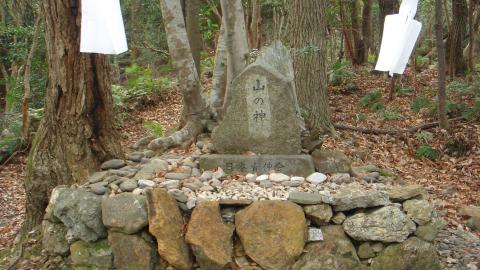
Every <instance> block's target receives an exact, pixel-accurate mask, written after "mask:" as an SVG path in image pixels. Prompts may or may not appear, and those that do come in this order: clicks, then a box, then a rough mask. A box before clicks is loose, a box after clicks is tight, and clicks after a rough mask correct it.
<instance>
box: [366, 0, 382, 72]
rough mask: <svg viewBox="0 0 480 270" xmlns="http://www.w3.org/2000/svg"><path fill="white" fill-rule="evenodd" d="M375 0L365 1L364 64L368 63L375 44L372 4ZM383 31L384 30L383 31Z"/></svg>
mask: <svg viewBox="0 0 480 270" xmlns="http://www.w3.org/2000/svg"><path fill="white" fill-rule="evenodd" d="M372 2H373V0H363V15H362V37H363V44H364V50H363V62H364V63H365V62H368V55H369V53H370V50H371V48H372V44H373V35H372V4H373V3H372ZM382 30H383V29H382Z"/></svg>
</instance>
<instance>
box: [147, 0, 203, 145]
mask: <svg viewBox="0 0 480 270" xmlns="http://www.w3.org/2000/svg"><path fill="white" fill-rule="evenodd" d="M160 7H161V10H162V16H163V20H164V24H165V32H166V34H167V42H168V47H169V48H170V56H171V57H172V60H173V62H174V64H175V69H176V70H177V77H178V81H179V82H180V88H181V89H182V96H183V100H184V106H185V107H184V112H185V117H186V124H185V126H184V127H183V128H182V129H181V130H179V131H177V132H175V133H174V134H172V135H171V136H169V137H165V138H158V139H155V140H153V141H151V142H150V144H149V146H148V147H149V148H150V149H152V150H155V151H165V150H166V149H169V148H171V147H177V146H186V145H190V144H191V143H192V142H193V140H195V139H196V137H197V135H198V134H199V133H200V132H202V131H203V128H204V126H205V120H206V119H207V118H208V115H209V111H208V110H207V109H208V108H207V106H206V103H205V101H204V99H203V98H202V96H201V84H200V78H199V76H198V72H197V68H196V66H195V61H194V59H193V55H192V51H191V48H190V44H189V41H188V36H187V30H186V26H185V20H184V17H183V13H182V5H181V3H180V1H179V0H161V1H160Z"/></svg>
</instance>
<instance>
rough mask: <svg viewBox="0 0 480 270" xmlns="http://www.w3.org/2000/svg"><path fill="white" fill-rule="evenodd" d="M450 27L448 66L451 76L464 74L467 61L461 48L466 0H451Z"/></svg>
mask: <svg viewBox="0 0 480 270" xmlns="http://www.w3.org/2000/svg"><path fill="white" fill-rule="evenodd" d="M452 15H453V16H452V28H451V30H450V34H449V41H448V44H449V48H448V49H449V51H448V67H449V73H450V75H451V76H457V75H464V74H465V72H466V71H467V63H466V61H465V58H464V57H463V49H464V44H465V40H466V36H467V25H468V24H467V19H468V5H467V1H466V0H452Z"/></svg>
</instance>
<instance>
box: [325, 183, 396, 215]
mask: <svg viewBox="0 0 480 270" xmlns="http://www.w3.org/2000/svg"><path fill="white" fill-rule="evenodd" d="M389 203H390V200H389V199H388V194H387V193H385V192H383V191H377V190H372V191H365V190H362V189H359V188H355V187H345V188H343V189H341V190H340V191H339V192H338V193H337V194H335V195H334V196H333V203H332V205H333V209H334V210H335V212H339V211H347V210H352V209H356V208H368V207H375V206H383V205H387V204H389Z"/></svg>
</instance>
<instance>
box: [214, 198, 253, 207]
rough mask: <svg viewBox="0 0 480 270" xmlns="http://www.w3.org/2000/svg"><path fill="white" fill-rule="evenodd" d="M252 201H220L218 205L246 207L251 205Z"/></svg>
mask: <svg viewBox="0 0 480 270" xmlns="http://www.w3.org/2000/svg"><path fill="white" fill-rule="evenodd" d="M252 202H253V201H252V200H248V199H245V200H234V199H220V201H219V203H220V205H225V206H247V205H250V204H252Z"/></svg>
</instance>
